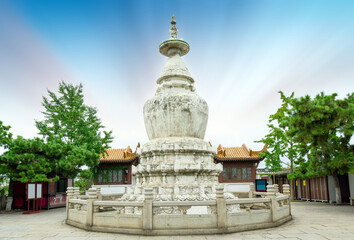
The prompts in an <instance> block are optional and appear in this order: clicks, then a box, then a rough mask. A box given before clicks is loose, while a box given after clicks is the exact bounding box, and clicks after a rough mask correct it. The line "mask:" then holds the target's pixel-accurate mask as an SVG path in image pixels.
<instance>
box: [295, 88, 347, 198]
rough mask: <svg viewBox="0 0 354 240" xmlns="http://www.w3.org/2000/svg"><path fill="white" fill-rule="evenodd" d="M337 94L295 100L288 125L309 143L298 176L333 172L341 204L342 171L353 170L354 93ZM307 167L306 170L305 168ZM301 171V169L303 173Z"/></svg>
mask: <svg viewBox="0 0 354 240" xmlns="http://www.w3.org/2000/svg"><path fill="white" fill-rule="evenodd" d="M336 97H337V94H332V95H325V94H324V93H321V94H318V95H317V96H316V97H315V98H314V99H311V97H310V96H308V95H307V96H305V97H301V98H299V99H292V100H291V105H292V107H293V108H292V116H293V117H292V119H291V121H290V122H289V127H290V128H292V129H293V131H294V132H296V135H295V140H296V141H297V142H299V143H302V144H304V145H306V147H304V148H303V149H302V150H303V153H302V156H304V155H305V154H306V156H307V160H306V159H304V158H303V159H301V161H300V162H299V164H300V166H301V168H299V170H297V173H296V174H295V175H298V176H299V175H303V176H305V177H317V176H321V175H325V174H326V175H332V176H333V179H334V183H335V189H336V199H337V203H341V202H342V201H341V192H340V185H339V179H338V175H339V174H344V173H348V172H349V173H350V172H351V173H352V172H354V147H353V145H351V144H350V139H351V137H352V135H353V131H354V121H353V119H354V94H353V93H352V94H349V95H348V96H347V98H345V99H342V100H341V99H336ZM305 169H306V171H304V170H305ZM300 171H301V172H300Z"/></svg>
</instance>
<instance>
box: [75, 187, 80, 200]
mask: <svg viewBox="0 0 354 240" xmlns="http://www.w3.org/2000/svg"><path fill="white" fill-rule="evenodd" d="M74 198H77V199H80V188H79V187H74Z"/></svg>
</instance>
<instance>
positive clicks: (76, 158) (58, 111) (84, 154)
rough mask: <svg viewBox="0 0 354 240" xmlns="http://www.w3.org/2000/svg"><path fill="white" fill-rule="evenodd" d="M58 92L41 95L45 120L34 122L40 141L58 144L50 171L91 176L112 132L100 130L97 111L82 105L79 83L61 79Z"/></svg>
mask: <svg viewBox="0 0 354 240" xmlns="http://www.w3.org/2000/svg"><path fill="white" fill-rule="evenodd" d="M58 92H59V94H58V96H57V95H56V94H55V93H53V92H51V91H49V90H48V94H49V98H47V97H43V102H42V105H43V107H44V109H45V111H44V112H43V114H44V118H45V119H44V120H43V121H36V126H37V128H38V130H39V134H40V135H41V136H42V137H43V140H44V141H45V142H46V143H47V144H50V145H51V144H54V145H55V144H58V145H59V146H60V148H59V150H58V154H57V156H58V159H56V161H55V166H54V169H53V170H54V172H56V173H60V174H63V175H65V176H70V177H73V178H74V177H76V176H77V175H78V174H80V175H81V176H86V177H88V178H89V177H92V175H93V172H94V169H95V167H96V166H97V165H98V164H99V157H100V154H105V149H106V148H109V143H111V142H112V136H111V133H112V132H111V131H110V132H107V131H103V128H104V127H103V126H102V124H101V121H100V119H99V118H98V117H97V110H96V109H95V108H93V107H89V106H87V105H85V104H84V95H83V90H82V84H80V85H79V86H74V85H72V84H66V83H64V82H61V83H60V85H59V91H58ZM84 166H86V167H88V169H86V170H84V169H83V167H84Z"/></svg>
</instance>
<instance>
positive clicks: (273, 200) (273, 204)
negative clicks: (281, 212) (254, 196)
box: [266, 185, 277, 222]
mask: <svg viewBox="0 0 354 240" xmlns="http://www.w3.org/2000/svg"><path fill="white" fill-rule="evenodd" d="M275 194H276V192H275V189H274V185H267V196H266V197H267V198H270V214H271V219H270V220H271V221H272V222H275V221H276V211H277V209H276V208H277V200H276V196H275Z"/></svg>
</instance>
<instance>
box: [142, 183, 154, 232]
mask: <svg viewBox="0 0 354 240" xmlns="http://www.w3.org/2000/svg"><path fill="white" fill-rule="evenodd" d="M144 198H145V199H144V204H143V229H144V230H152V200H153V194H152V188H144Z"/></svg>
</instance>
